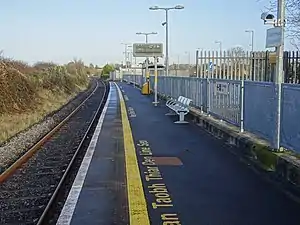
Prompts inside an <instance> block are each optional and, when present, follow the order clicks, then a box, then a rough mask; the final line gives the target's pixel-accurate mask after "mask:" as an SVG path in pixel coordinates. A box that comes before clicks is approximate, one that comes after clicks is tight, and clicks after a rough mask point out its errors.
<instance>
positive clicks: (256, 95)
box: [244, 81, 278, 146]
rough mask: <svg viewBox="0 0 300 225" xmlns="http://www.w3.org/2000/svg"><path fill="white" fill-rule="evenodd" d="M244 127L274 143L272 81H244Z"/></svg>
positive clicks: (274, 97)
mask: <svg viewBox="0 0 300 225" xmlns="http://www.w3.org/2000/svg"><path fill="white" fill-rule="evenodd" d="M244 87H245V90H244V128H245V130H248V131H250V132H253V133H255V134H257V135H259V136H261V137H263V138H265V139H267V140H269V141H270V142H271V144H272V145H273V146H275V145H276V138H275V137H276V128H277V103H278V101H277V94H278V88H277V85H276V84H274V83H269V82H255V81H245V84H244Z"/></svg>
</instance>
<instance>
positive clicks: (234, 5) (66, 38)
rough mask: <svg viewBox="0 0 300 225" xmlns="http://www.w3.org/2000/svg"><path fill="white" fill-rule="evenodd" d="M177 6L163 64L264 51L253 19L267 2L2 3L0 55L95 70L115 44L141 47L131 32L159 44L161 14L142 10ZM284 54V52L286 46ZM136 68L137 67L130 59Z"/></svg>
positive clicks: (115, 53) (116, 52)
mask: <svg viewBox="0 0 300 225" xmlns="http://www.w3.org/2000/svg"><path fill="white" fill-rule="evenodd" d="M177 4H181V5H183V6H184V9H183V10H172V11H170V12H169V57H170V59H169V62H170V63H173V62H176V63H177V61H178V58H179V60H180V63H187V62H188V54H187V52H189V53H190V60H191V63H192V62H194V61H195V59H194V58H195V51H196V49H197V48H201V49H204V50H218V48H219V45H218V44H216V43H215V41H216V40H220V41H222V48H223V49H224V50H225V49H229V48H231V47H234V46H237V45H239V46H242V47H244V48H245V49H247V50H250V48H251V47H249V44H250V42H251V37H250V34H249V33H246V32H245V30H246V29H253V30H254V31H255V34H254V49H255V50H266V49H265V39H266V29H267V28H270V26H266V25H264V24H263V21H262V20H261V19H260V15H261V13H262V11H265V10H266V9H265V8H264V7H265V6H267V0H226V1H225V0H214V1H211V0H201V1H200V0H185V1H183V0H181V2H180V1H178V2H177V1H176V2H175V1H174V0H159V1H158V0H156V1H154V0H148V1H146V0H131V1H130V0H127V1H124V0H110V1H106V0H51V1H50V0H42V1H41V0H26V1H24V0H9V1H3V2H2V3H1V7H0V50H3V54H4V56H7V57H12V58H14V59H18V60H23V61H26V62H28V63H34V62H37V61H52V62H56V63H66V62H68V61H70V60H73V59H74V58H77V59H82V60H83V61H84V62H85V63H86V64H89V63H93V64H97V65H103V64H105V63H120V62H121V61H123V60H124V54H123V52H124V45H122V44H121V43H140V42H144V40H145V37H144V36H138V35H136V32H158V35H151V36H149V42H156V43H163V44H165V27H163V26H162V25H161V24H162V22H164V21H165V12H164V11H161V10H159V11H150V10H149V7H150V6H154V5H158V6H160V7H173V6H175V5H177ZM286 48H290V45H289V43H288V42H287V41H286ZM138 61H139V60H138Z"/></svg>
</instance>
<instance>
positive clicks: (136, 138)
mask: <svg viewBox="0 0 300 225" xmlns="http://www.w3.org/2000/svg"><path fill="white" fill-rule="evenodd" d="M152 101H153V96H143V95H141V93H140V90H139V89H137V88H134V87H133V86H131V85H129V84H125V83H117V84H115V83H111V88H110V93H109V97H108V100H107V103H106V105H105V107H104V110H103V112H102V115H101V117H100V119H99V122H98V125H97V128H96V130H95V133H94V136H93V138H92V140H91V143H90V145H89V148H88V150H87V153H86V156H85V157H84V160H83V163H82V165H81V167H80V169H79V172H78V174H77V176H76V179H75V181H74V183H73V186H72V188H71V191H70V193H69V196H68V198H67V201H66V203H65V205H64V207H63V210H62V212H61V214H60V216H59V219H58V221H57V224H85V225H88V224H103V225H109V224H120V225H122V224H130V225H148V224H153V225H159V224H163V225H171V224H187V225H202V224H205V225H208V224H209V225H223V224H226V225H235V224H237V225H240V224H243V225H248V224H249V225H260V224H261V225H265V224H272V225H283V224H285V225H294V224H295V225H296V224H299V216H298V214H299V212H300V205H299V203H297V202H295V201H293V200H292V199H290V198H289V197H288V196H287V195H286V194H284V193H283V192H281V191H280V190H279V189H277V188H276V187H275V186H273V185H272V184H271V183H269V182H267V181H265V180H263V179H262V178H261V177H259V176H258V175H257V174H255V173H254V172H253V171H252V170H251V169H249V168H248V166H247V165H246V164H245V163H244V162H241V161H240V160H239V159H238V158H237V156H235V155H233V154H231V153H230V151H229V149H228V148H230V147H229V146H228V145H226V144H224V143H222V141H221V140H217V139H216V138H215V137H213V136H211V135H209V134H208V133H207V132H206V131H204V130H202V129H201V128H199V127H198V126H196V125H195V124H193V123H189V124H175V123H174V122H175V121H176V120H177V119H178V118H177V117H169V116H165V114H166V113H167V112H168V109H167V108H166V107H165V104H164V103H163V102H161V103H160V104H159V105H158V106H157V107H155V106H154V105H153V104H152Z"/></svg>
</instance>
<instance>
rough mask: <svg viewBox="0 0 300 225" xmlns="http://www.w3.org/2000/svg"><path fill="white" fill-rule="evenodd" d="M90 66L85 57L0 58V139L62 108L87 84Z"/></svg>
mask: <svg viewBox="0 0 300 225" xmlns="http://www.w3.org/2000/svg"><path fill="white" fill-rule="evenodd" d="M91 72H93V71H91V69H90V68H87V67H85V66H84V64H83V62H81V61H74V62H70V63H68V64H67V65H63V66H58V65H55V64H53V63H44V62H41V63H37V64H35V65H34V66H29V65H27V64H26V63H23V62H20V61H15V60H10V59H4V58H0V143H3V142H4V141H5V140H7V139H9V138H10V137H12V136H13V135H15V134H16V133H18V132H20V131H22V130H24V129H26V128H27V127H29V126H30V125H32V124H34V123H37V122H39V121H40V120H42V119H43V118H44V117H45V116H46V115H47V114H48V113H50V112H53V111H55V110H57V109H59V108H60V107H61V106H62V105H63V104H65V103H67V102H68V101H69V100H70V99H71V98H72V97H74V96H75V95H76V94H77V93H78V92H80V91H81V90H84V89H86V88H87V85H88V76H87V75H88V74H89V73H91Z"/></svg>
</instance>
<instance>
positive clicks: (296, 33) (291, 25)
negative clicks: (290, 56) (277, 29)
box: [268, 0, 300, 50]
mask: <svg viewBox="0 0 300 225" xmlns="http://www.w3.org/2000/svg"><path fill="white" fill-rule="evenodd" d="M277 2H278V0H270V4H269V7H268V9H269V10H270V11H271V12H273V13H276V11H277ZM285 7H286V31H287V37H288V38H289V39H290V40H291V44H292V45H293V46H294V47H296V48H297V49H298V50H300V0H286V4H285Z"/></svg>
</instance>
